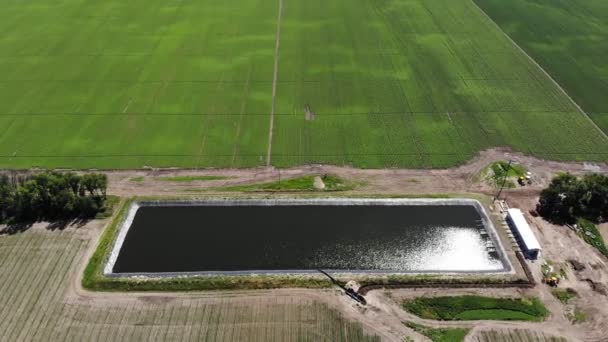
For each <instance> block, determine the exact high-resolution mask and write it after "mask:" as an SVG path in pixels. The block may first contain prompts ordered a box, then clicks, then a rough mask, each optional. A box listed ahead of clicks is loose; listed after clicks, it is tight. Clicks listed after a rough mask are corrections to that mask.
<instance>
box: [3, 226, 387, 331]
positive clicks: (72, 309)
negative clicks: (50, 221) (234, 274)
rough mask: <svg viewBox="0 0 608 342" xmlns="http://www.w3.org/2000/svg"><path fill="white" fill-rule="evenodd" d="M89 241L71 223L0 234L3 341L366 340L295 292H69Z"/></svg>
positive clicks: (355, 326) (357, 328) (355, 327)
mask: <svg viewBox="0 0 608 342" xmlns="http://www.w3.org/2000/svg"><path fill="white" fill-rule="evenodd" d="M88 244H89V240H88V237H85V236H84V233H79V232H77V231H75V230H74V229H73V228H69V229H67V230H65V231H54V232H49V231H40V230H38V228H36V229H34V230H30V231H27V232H25V233H20V234H17V235H12V236H1V237H0V279H1V281H0V331H2V339H3V340H7V341H18V340H30V341H31V340H34V341H68V340H72V341H97V340H100V341H144V340H145V341H150V340H173V341H187V340H197V341H200V340H214V341H217V340H222V341H245V340H246V341H295V340H297V341H318V340H320V339H323V340H327V341H366V340H376V339H377V338H375V337H371V336H368V335H366V334H365V333H364V332H363V331H362V328H361V326H360V325H358V324H355V323H350V322H347V321H345V320H344V319H343V318H342V317H341V316H340V315H339V314H338V313H337V312H336V311H333V310H331V309H329V308H328V307H327V306H325V305H322V304H319V303H317V302H314V301H313V300H308V299H306V298H303V297H302V298H300V297H281V296H278V297H277V296H273V297H268V296H255V297H254V298H246V297H240V298H221V297H220V298H219V299H210V298H207V299H205V298H200V297H199V298H197V297H196V296H193V297H174V298H171V297H160V298H159V297H147V296H145V295H141V296H136V295H134V296H132V297H129V298H124V299H112V298H109V299H101V298H100V299H88V300H87V299H82V300H79V299H74V298H72V297H71V296H68V293H69V290H68V285H69V283H70V282H71V281H72V279H73V277H74V276H75V275H76V272H77V263H78V262H79V261H80V258H82V257H83V252H84V249H85V248H86V246H87V245H88Z"/></svg>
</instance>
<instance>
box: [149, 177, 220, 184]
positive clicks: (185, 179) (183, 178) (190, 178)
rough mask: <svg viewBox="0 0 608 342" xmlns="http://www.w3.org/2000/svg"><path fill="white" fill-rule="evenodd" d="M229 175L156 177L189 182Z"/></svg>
mask: <svg viewBox="0 0 608 342" xmlns="http://www.w3.org/2000/svg"><path fill="white" fill-rule="evenodd" d="M229 178H231V177H226V176H174V177H157V178H156V179H158V180H160V181H165V182H177V183H189V182H196V181H212V180H222V179H229Z"/></svg>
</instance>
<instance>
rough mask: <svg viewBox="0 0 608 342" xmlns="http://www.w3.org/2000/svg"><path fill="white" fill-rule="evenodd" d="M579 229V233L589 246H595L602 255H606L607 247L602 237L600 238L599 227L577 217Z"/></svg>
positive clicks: (607, 253)
mask: <svg viewBox="0 0 608 342" xmlns="http://www.w3.org/2000/svg"><path fill="white" fill-rule="evenodd" d="M577 224H578V227H579V228H580V230H579V235H580V236H581V237H582V238H583V240H585V242H587V243H588V244H590V245H591V246H593V247H595V248H596V249H597V250H598V251H599V252H600V253H602V254H603V255H604V256H606V257H608V247H606V243H605V242H604V238H602V234H601V233H600V231H599V229H597V227H596V226H595V224H593V223H592V222H589V221H587V220H584V219H579V220H578V221H577Z"/></svg>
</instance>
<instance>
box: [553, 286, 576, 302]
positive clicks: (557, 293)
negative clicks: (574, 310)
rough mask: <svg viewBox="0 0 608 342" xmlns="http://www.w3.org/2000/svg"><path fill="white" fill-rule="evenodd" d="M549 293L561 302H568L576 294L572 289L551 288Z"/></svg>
mask: <svg viewBox="0 0 608 342" xmlns="http://www.w3.org/2000/svg"><path fill="white" fill-rule="evenodd" d="M551 294H553V296H554V297H555V298H557V299H559V301H560V302H562V303H563V304H568V302H569V301H570V299H572V298H576V296H577V294H576V292H575V291H574V290H572V289H553V290H551Z"/></svg>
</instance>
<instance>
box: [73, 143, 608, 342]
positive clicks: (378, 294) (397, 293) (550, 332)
mask: <svg viewBox="0 0 608 342" xmlns="http://www.w3.org/2000/svg"><path fill="white" fill-rule="evenodd" d="M498 159H511V160H514V161H515V162H517V163H521V164H523V165H525V166H526V167H527V168H528V169H529V170H530V171H531V172H532V173H533V175H534V176H533V180H534V182H533V184H532V185H529V186H526V187H523V188H521V187H520V188H516V189H512V190H506V191H504V192H503V196H502V197H503V198H506V200H507V201H508V203H509V205H510V206H512V207H519V208H521V209H522V210H523V211H524V212H526V213H527V212H528V210H531V209H533V208H534V207H535V203H536V201H537V198H538V194H539V191H540V190H541V189H542V188H543V187H544V186H546V185H547V184H548V182H549V181H550V179H551V177H552V176H553V175H554V174H555V173H556V172H559V171H568V172H572V173H575V174H582V173H585V172H608V166H607V165H606V164H601V165H600V164H583V163H581V164H578V163H561V162H549V161H543V160H539V159H536V158H531V157H527V156H524V155H522V154H519V153H513V152H510V151H508V150H504V149H492V150H488V151H485V152H483V153H481V154H480V155H479V156H478V157H477V158H475V159H474V160H472V161H471V162H470V163H467V164H465V165H462V166H459V167H456V168H453V169H449V170H400V169H385V170H359V169H353V168H347V167H335V166H325V165H313V166H303V167H296V168H290V169H282V170H277V169H275V168H258V169H209V170H172V169H169V170H167V169H164V170H143V171H142V170H138V171H114V172H109V173H108V175H109V180H110V182H109V189H108V193H109V194H112V195H119V196H124V197H128V196H186V195H189V194H190V195H192V189H197V190H201V189H203V190H204V189H210V188H215V187H220V186H225V185H237V184H247V183H252V182H267V181H275V180H277V179H278V177H279V172H280V177H281V178H282V179H285V178H290V177H297V176H302V175H309V174H335V175H338V176H340V177H343V178H345V179H348V180H350V181H354V182H357V183H359V184H363V185H360V186H358V187H356V188H355V189H354V190H352V191H350V193H352V194H355V195H365V194H431V193H463V192H469V193H481V194H486V195H490V196H491V195H493V194H494V192H495V189H494V188H493V187H492V186H490V185H487V184H485V183H484V182H483V181H480V180H479V179H478V177H477V176H478V174H479V172H480V171H481V170H482V169H484V168H485V167H486V166H487V165H488V164H489V163H491V162H492V161H494V160H498ZM177 175H179V176H184V175H218V176H219V175H221V176H228V177H231V178H229V179H225V180H214V181H195V182H187V183H178V182H168V181H161V180H158V179H157V177H159V176H163V177H166V176H177ZM135 177H143V181H139V182H138V181H133V178H135ZM201 193H204V194H216V193H218V191H207V192H201ZM196 194H197V192H195V193H194V195H195V196H196ZM320 194H323V193H320ZM526 215H527V218H528V220H529V221H530V223H531V226H532V228H533V229H534V231H535V232H536V233H537V235H538V237H539V240H540V242H541V244H542V246H543V254H542V258H541V260H538V261H535V262H531V263H530V264H529V265H530V267H531V269H532V270H533V272H534V275H535V277H536V278H537V279H539V278H540V265H541V263H542V262H543V261H544V260H551V261H552V262H554V263H561V264H564V265H566V264H567V260H568V259H576V260H577V261H579V262H581V263H583V264H584V265H585V267H586V268H585V270H582V271H574V270H573V269H572V268H571V267H568V266H566V267H567V274H568V279H567V280H566V281H564V282H563V283H562V284H561V285H560V287H564V288H565V287H571V288H573V289H575V290H576V291H577V292H578V294H579V296H578V297H577V298H576V299H575V300H573V302H572V303H573V304H572V305H575V306H576V307H577V308H578V309H579V310H581V311H582V312H584V313H585V314H586V316H587V319H586V321H585V322H583V323H579V324H572V323H570V322H569V320H568V319H567V318H566V317H565V314H564V312H565V307H564V305H562V304H561V303H560V302H559V301H558V300H557V299H555V298H554V297H553V296H552V294H551V292H550V288H549V287H547V286H545V285H543V284H540V285H538V286H536V287H535V288H533V289H527V290H516V289H471V290H467V289H458V290H456V289H454V290H446V289H440V290H439V289H398V290H390V291H388V290H374V291H371V292H370V293H369V294H368V296H367V299H368V301H369V305H367V306H366V307H361V306H359V305H357V304H355V303H354V302H353V301H352V300H350V299H349V298H348V297H346V296H345V295H342V294H341V293H340V291H338V290H337V289H332V290H307V289H279V290H259V291H221V292H196V293H145V294H142V293H93V292H89V291H86V290H83V289H82V288H81V287H80V277H81V274H82V270H83V269H84V267H85V264H86V262H87V260H88V258H89V256H90V255H91V253H92V251H93V249H94V248H95V246H96V242H97V239H98V238H99V236H100V234H101V231H102V229H103V226H104V224H105V223H106V222H107V221H105V222H91V223H90V224H89V225H88V226H87V227H85V228H86V229H80V230H79V231H80V232H81V233H80V234H82V237H81V238H82V239H84V240H88V242H89V243H88V244H87V246H88V247H87V248H86V249H85V251H84V252H83V253H82V254H81V256H82V258H81V259H80V262H79V266H78V271H77V272H75V274H74V275H73V278H72V280H71V281H70V286H69V290H68V291H67V293H66V296H65V298H64V300H65V302H66V303H86V304H87V305H92V306H95V307H101V308H103V307H116V306H117V305H120V306H122V305H124V306H132V305H135V304H134V303H141V302H146V303H151V304H154V305H161V304H162V303H167V302H171V301H174V300H180V301H182V302H184V301H185V302H188V301H190V300H195V301H197V303H198V302H203V303H213V302H216V301H226V300H229V301H234V302H236V303H241V304H242V305H248V303H250V302H251V301H253V300H255V301H259V300H260V299H262V300H266V299H265V298H267V299H268V300H273V299H276V298H294V299H296V300H297V299H298V298H313V299H315V300H317V301H320V302H323V303H327V304H328V305H329V306H330V307H332V308H335V309H338V310H339V311H340V312H342V314H343V315H345V316H346V317H348V318H349V319H352V320H355V321H358V322H361V323H362V324H363V325H364V327H365V329H366V330H367V331H369V332H371V333H376V334H379V335H380V336H382V337H383V339H384V340H388V341H403V339H404V338H405V336H409V337H410V338H412V339H413V340H421V341H422V340H427V339H426V338H425V337H424V336H422V335H419V334H417V333H415V332H414V331H412V330H411V329H408V328H407V327H405V326H404V325H403V324H402V322H403V321H406V320H407V321H412V322H416V323H420V324H424V325H427V326H433V327H444V326H462V327H468V328H471V329H472V330H471V334H469V336H468V337H467V338H468V339H469V340H472V339H473V337H474V336H475V335H476V334H477V333H479V332H482V331H486V330H501V331H504V330H507V331H508V330H509V329H515V328H517V329H524V330H526V329H527V330H529V331H533V332H536V333H538V334H543V336H548V337H550V336H563V337H566V338H568V339H569V340H572V341H579V340H580V341H606V333H605V332H606V331H608V296H607V295H604V294H601V293H598V290H597V288H598V286H600V287H601V285H603V286H608V267H607V260H606V259H605V258H603V257H602V256H601V255H600V254H599V253H597V252H596V251H595V250H594V249H593V248H591V247H590V246H589V245H587V244H585V243H584V242H583V241H582V240H581V239H580V238H579V237H577V236H576V235H575V234H574V232H572V231H570V230H569V229H568V228H565V227H558V226H553V225H551V224H549V223H547V222H545V221H543V220H542V219H540V218H534V217H531V216H530V215H528V214H526ZM600 228H601V229H602V231H603V233H604V234H606V233H608V225H602V226H601V227H600ZM85 231H86V232H87V233H82V232H85ZM507 244H508V243H505V245H507ZM597 284H600V285H597ZM592 285H593V286H592ZM593 287H595V289H594V288H593ZM458 294H481V295H492V296H521V295H526V296H538V297H540V298H541V299H542V300H543V302H544V303H545V304H546V305H547V307H548V309H549V310H550V311H551V315H550V317H549V318H548V320H547V321H545V322H542V323H522V322H493V321H473V322H439V321H429V320H424V319H420V318H418V317H416V316H413V315H411V314H409V313H407V312H405V311H404V310H402V309H401V308H400V306H399V302H400V301H401V300H402V299H404V298H410V297H414V296H421V295H424V296H436V295H458Z"/></svg>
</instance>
